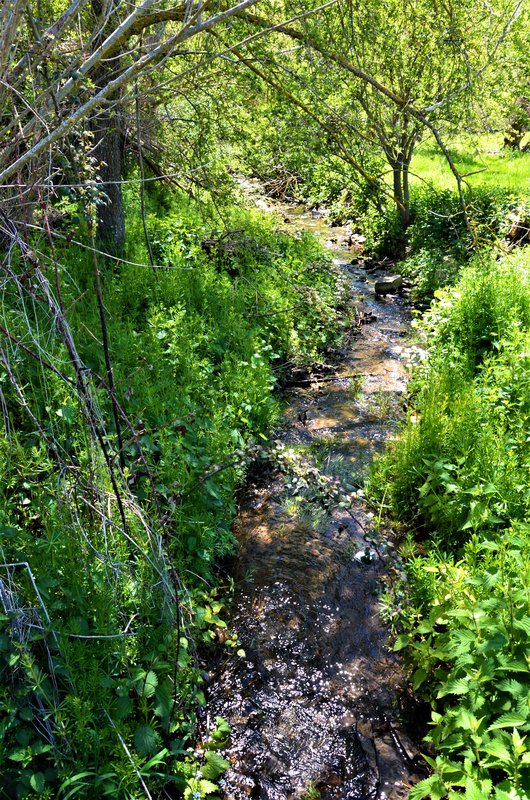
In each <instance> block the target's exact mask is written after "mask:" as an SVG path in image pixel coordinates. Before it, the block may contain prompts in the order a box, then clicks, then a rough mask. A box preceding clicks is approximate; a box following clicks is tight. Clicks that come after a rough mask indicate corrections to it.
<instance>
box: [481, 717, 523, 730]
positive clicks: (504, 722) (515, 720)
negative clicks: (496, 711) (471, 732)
mask: <svg viewBox="0 0 530 800" xmlns="http://www.w3.org/2000/svg"><path fill="white" fill-rule="evenodd" d="M526 722H528V719H527V718H526V717H523V716H522V715H521V714H515V713H509V714H502V715H501V716H500V717H499V718H498V719H497V720H496V722H494V723H493V724H492V725H490V726H489V728H488V730H490V731H495V730H498V729H499V728H518V727H519V726H520V725H524V724H525V723H526Z"/></svg>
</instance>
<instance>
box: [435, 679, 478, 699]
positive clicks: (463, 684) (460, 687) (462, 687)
mask: <svg viewBox="0 0 530 800" xmlns="http://www.w3.org/2000/svg"><path fill="white" fill-rule="evenodd" d="M469 688H470V687H469V681H466V680H464V679H463V678H458V679H456V680H452V681H449V682H448V683H447V684H446V685H445V686H442V688H441V689H440V691H439V692H438V694H437V697H438V698H440V697H445V696H446V695H448V694H458V695H462V694H467V693H468V692H469Z"/></svg>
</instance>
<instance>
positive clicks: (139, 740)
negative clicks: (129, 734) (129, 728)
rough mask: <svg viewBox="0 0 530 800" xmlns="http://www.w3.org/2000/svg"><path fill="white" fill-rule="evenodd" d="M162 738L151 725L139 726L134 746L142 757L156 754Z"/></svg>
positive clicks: (135, 734)
mask: <svg viewBox="0 0 530 800" xmlns="http://www.w3.org/2000/svg"><path fill="white" fill-rule="evenodd" d="M159 741H160V737H159V735H158V733H157V732H156V731H155V730H154V729H153V728H152V727H151V726H150V725H139V726H138V728H136V730H135V732H134V744H135V747H136V749H137V751H138V753H139V754H140V755H141V756H148V755H150V754H151V753H154V752H155V751H156V750H157V748H158V745H159Z"/></svg>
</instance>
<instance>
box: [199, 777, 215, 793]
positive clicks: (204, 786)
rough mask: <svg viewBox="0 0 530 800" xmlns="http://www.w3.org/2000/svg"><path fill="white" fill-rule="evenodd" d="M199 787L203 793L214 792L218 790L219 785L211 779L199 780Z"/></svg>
mask: <svg viewBox="0 0 530 800" xmlns="http://www.w3.org/2000/svg"><path fill="white" fill-rule="evenodd" d="M199 788H200V790H201V792H202V793H203V794H214V793H215V792H218V791H219V787H218V786H216V784H215V783H212V782H211V781H205V780H201V781H199Z"/></svg>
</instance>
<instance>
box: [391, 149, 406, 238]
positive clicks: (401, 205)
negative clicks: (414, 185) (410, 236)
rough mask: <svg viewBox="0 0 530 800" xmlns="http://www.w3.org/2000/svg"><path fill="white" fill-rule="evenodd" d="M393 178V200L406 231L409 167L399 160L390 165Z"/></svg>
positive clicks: (402, 160)
mask: <svg viewBox="0 0 530 800" xmlns="http://www.w3.org/2000/svg"><path fill="white" fill-rule="evenodd" d="M391 167H392V173H393V177H394V200H395V203H396V207H397V210H398V213H399V218H400V220H401V224H402V226H403V230H406V229H407V228H408V226H409V224H410V193H409V165H408V163H405V160H404V159H402V158H399V159H398V160H397V161H393V162H392V164H391Z"/></svg>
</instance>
